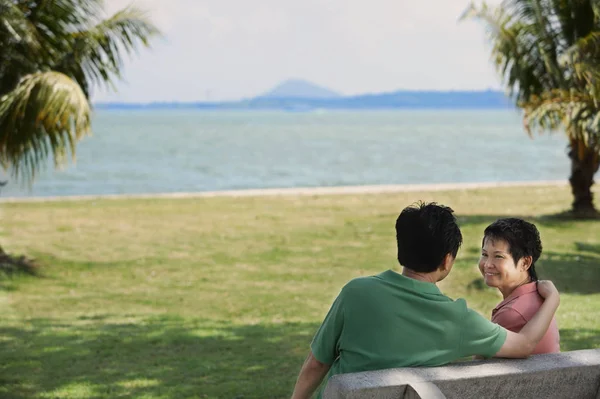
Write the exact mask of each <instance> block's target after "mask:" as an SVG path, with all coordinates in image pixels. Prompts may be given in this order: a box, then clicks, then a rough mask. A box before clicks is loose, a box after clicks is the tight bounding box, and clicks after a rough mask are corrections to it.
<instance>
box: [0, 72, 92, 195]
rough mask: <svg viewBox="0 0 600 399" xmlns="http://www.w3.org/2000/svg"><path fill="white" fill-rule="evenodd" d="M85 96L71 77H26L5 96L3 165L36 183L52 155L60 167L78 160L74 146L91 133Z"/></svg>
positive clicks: (0, 114)
mask: <svg viewBox="0 0 600 399" xmlns="http://www.w3.org/2000/svg"><path fill="white" fill-rule="evenodd" d="M90 114H91V110H90V106H89V103H88V100H87V98H86V96H85V93H83V91H82V90H81V88H80V87H79V85H78V84H77V83H76V82H75V81H73V80H72V79H70V78H69V77H68V76H66V75H64V74H61V73H57V72H40V73H35V74H31V75H27V76H26V77H24V78H23V79H22V80H21V81H20V82H19V84H18V86H17V87H16V89H15V90H13V91H12V92H10V93H9V94H7V95H5V96H3V97H1V98H0V165H1V166H2V168H3V169H4V170H6V171H9V172H10V173H11V174H12V175H13V176H15V177H16V178H20V179H21V180H23V181H27V182H29V183H31V182H33V179H34V178H35V175H36V172H37V171H38V170H39V169H41V168H43V167H44V166H46V163H47V160H48V158H49V157H50V155H52V156H53V159H54V164H55V166H56V167H60V166H62V165H63V164H64V163H65V162H66V161H67V155H68V154H69V153H70V154H71V156H72V158H73V159H75V145H76V143H77V142H78V141H79V140H80V139H82V138H83V137H84V136H85V135H87V134H89V132H90V117H91V115H90Z"/></svg>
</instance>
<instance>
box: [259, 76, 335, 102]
mask: <svg viewBox="0 0 600 399" xmlns="http://www.w3.org/2000/svg"><path fill="white" fill-rule="evenodd" d="M339 97H341V95H340V94H339V93H336V92H334V91H332V90H329V89H326V88H325V87H321V86H317V85H316V84H314V83H311V82H307V81H306V80H301V79H289V80H286V81H285V82H283V83H280V84H278V85H277V86H275V87H274V88H273V89H271V90H269V91H268V92H266V93H265V94H263V95H261V96H258V98H311V99H317V98H339Z"/></svg>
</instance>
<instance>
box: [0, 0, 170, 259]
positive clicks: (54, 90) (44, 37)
mask: <svg viewBox="0 0 600 399" xmlns="http://www.w3.org/2000/svg"><path fill="white" fill-rule="evenodd" d="M103 5H104V4H103V1H102V0H36V1H31V0H0V167H1V168H2V169H3V170H4V171H5V172H8V173H9V174H11V175H12V176H13V177H15V178H17V179H19V180H21V181H22V182H27V183H29V184H31V183H32V182H33V180H34V177H35V175H36V172H37V171H39V170H40V169H41V168H43V167H45V166H46V165H47V162H48V160H49V158H50V157H52V158H53V161H54V164H55V166H56V167H59V166H62V165H63V164H64V163H65V162H66V161H67V160H68V156H69V155H71V157H72V158H74V157H75V147H76V144H77V142H78V141H79V140H80V139H81V138H83V137H84V136H86V135H87V134H89V133H90V128H91V126H90V119H91V107H90V103H89V98H90V94H91V90H92V88H93V87H95V86H102V87H113V88H114V82H115V80H117V79H119V78H120V71H121V69H122V65H123V57H124V56H125V55H129V54H131V53H132V52H134V51H136V50H137V49H138V48H139V47H140V46H148V41H149V39H150V38H151V37H153V36H155V35H158V34H159V32H158V30H157V28H156V27H155V26H154V25H153V24H152V23H151V22H150V21H149V20H148V19H147V18H146V17H145V15H144V13H143V12H142V11H140V10H139V9H137V8H134V7H128V8H125V9H123V10H121V11H119V12H117V13H116V14H114V15H113V16H111V17H109V18H106V19H101V16H102V15H103ZM3 253H4V252H3V251H2V248H1V247H0V255H2V254H3ZM0 266H1V265H0Z"/></svg>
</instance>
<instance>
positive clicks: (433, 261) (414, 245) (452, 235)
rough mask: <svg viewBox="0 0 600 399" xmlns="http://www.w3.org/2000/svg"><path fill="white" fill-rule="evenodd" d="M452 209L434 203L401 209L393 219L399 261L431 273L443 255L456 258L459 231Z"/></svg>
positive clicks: (460, 241)
mask: <svg viewBox="0 0 600 399" xmlns="http://www.w3.org/2000/svg"><path fill="white" fill-rule="evenodd" d="M453 213H454V211H453V210H452V209H451V208H449V207H447V206H443V205H438V204H436V203H435V202H432V203H423V202H419V203H417V204H415V205H411V206H409V207H407V208H404V210H403V211H402V213H401V214H400V216H398V219H397V220H396V241H397V242H398V262H400V264H401V265H402V266H404V267H407V268H409V269H412V270H414V271H416V272H421V273H431V272H433V271H435V270H436V269H437V268H439V267H440V265H441V264H442V262H443V260H444V257H445V256H446V255H448V254H452V256H453V257H456V254H457V253H458V249H459V248H460V246H461V244H462V234H461V232H460V228H459V227H458V224H457V223H456V218H455V217H454V215H453Z"/></svg>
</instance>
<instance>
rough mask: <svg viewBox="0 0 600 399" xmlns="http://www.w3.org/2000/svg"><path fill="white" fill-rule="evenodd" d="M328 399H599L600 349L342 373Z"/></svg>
mask: <svg viewBox="0 0 600 399" xmlns="http://www.w3.org/2000/svg"><path fill="white" fill-rule="evenodd" d="M323 397H324V398H325V399H371V398H373V399H374V398H381V399H401V398H410V399H418V398H421V399H455V398H456V399H458V398H460V399H482V398H510V399H512V398H519V399H541V398H544V399H549V398H577V399H600V349H589V350H580V351H573V352H563V353H556V354H546V355H536V356H530V357H529V358H527V359H517V360H508V359H493V360H483V361H473V362H464V363H454V364H451V365H448V366H443V367H431V368H399V369H389V370H378V371H368V372H362V373H350V374H341V375H336V376H334V377H332V378H331V379H330V380H329V382H328V383H327V386H326V387H325V391H324V396H323Z"/></svg>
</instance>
